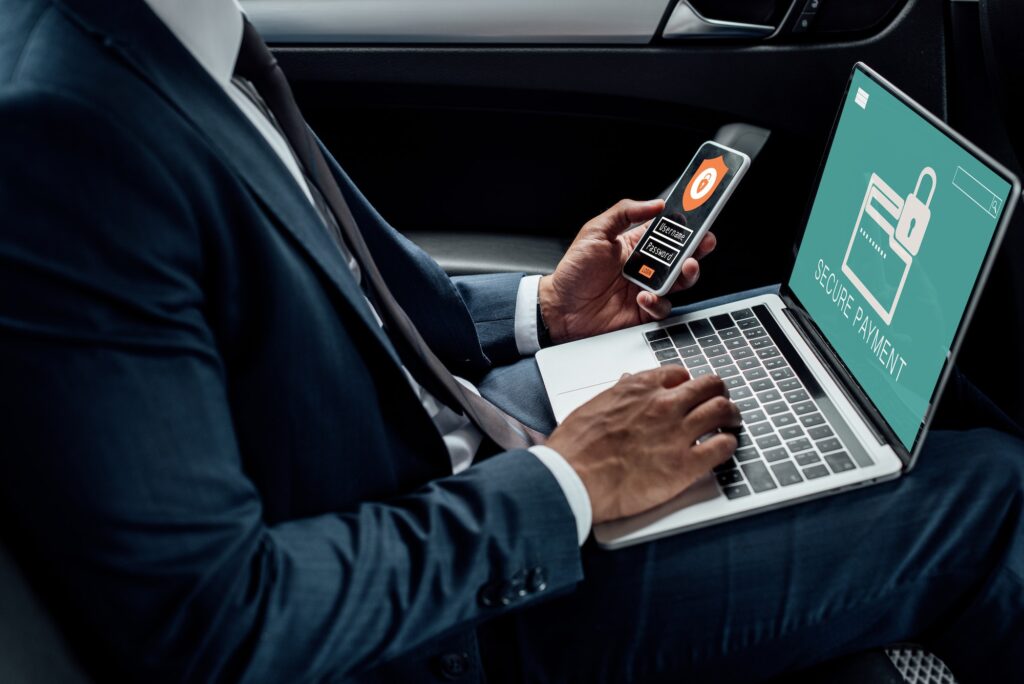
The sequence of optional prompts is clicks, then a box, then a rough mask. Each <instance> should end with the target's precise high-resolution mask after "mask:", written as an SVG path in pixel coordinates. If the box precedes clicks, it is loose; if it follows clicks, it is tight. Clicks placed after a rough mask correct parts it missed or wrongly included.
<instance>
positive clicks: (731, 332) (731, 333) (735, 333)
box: [718, 327, 740, 340]
mask: <svg viewBox="0 0 1024 684" xmlns="http://www.w3.org/2000/svg"><path fill="white" fill-rule="evenodd" d="M718 336H719V337H721V338H722V339H723V340H732V339H735V338H737V337H739V336H740V329H739V328H736V327H732V328H725V329H723V330H719V331H718Z"/></svg>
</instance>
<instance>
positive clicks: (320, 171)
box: [235, 19, 545, 449]
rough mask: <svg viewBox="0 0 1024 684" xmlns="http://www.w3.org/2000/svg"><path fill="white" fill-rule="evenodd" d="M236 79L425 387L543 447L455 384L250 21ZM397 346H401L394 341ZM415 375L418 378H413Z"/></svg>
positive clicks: (515, 441)
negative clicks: (295, 166)
mask: <svg viewBox="0 0 1024 684" xmlns="http://www.w3.org/2000/svg"><path fill="white" fill-rule="evenodd" d="M235 74H236V75H237V76H240V77H242V78H245V79H247V80H248V81H249V82H250V83H252V85H253V87H254V88H255V89H256V92H257V93H258V94H259V96H260V97H261V98H262V100H263V102H265V103H266V108H267V109H269V112H265V114H267V117H268V119H270V121H271V123H272V124H274V125H275V126H276V127H277V128H278V130H279V131H280V132H281V134H282V135H283V136H284V138H285V139H286V140H287V142H288V143H289V145H290V146H291V148H292V152H293V154H294V155H295V158H296V160H297V161H298V163H299V166H300V168H301V169H302V170H303V173H304V174H305V176H306V178H307V181H308V184H309V186H310V192H311V193H312V194H313V196H314V204H315V205H316V208H317V210H318V211H319V213H320V214H321V217H322V218H323V219H324V223H325V224H326V226H327V228H328V230H329V231H330V232H331V233H332V235H333V237H334V238H335V239H336V240H338V241H343V242H344V243H345V244H347V245H348V248H349V249H350V250H351V252H352V254H353V255H354V256H355V258H356V260H357V261H358V262H359V266H360V267H361V268H362V272H363V274H364V276H365V278H366V285H367V288H368V290H369V294H370V298H371V299H372V301H373V303H374V305H375V306H376V308H377V311H378V313H379V314H380V316H381V318H382V319H383V321H384V325H385V327H386V329H387V330H388V331H389V332H390V333H391V334H392V340H393V341H396V340H395V339H394V337H395V336H399V337H400V338H401V339H400V340H398V341H400V342H401V343H402V345H403V346H404V348H405V349H406V350H407V351H409V352H411V355H412V357H413V359H412V360H413V361H414V364H411V365H415V366H419V370H420V371H421V373H425V374H428V376H429V379H430V380H431V382H422V383H421V384H423V385H424V386H425V387H427V388H428V390H430V391H431V393H432V394H435V396H436V397H437V398H438V399H439V400H440V401H443V402H444V403H446V404H448V405H449V406H451V407H452V408H455V409H461V410H462V411H463V412H464V413H465V414H466V415H467V416H468V417H469V418H470V420H472V421H473V423H474V424H476V426H477V427H479V428H480V429H481V430H482V431H483V433H484V434H486V435H487V436H488V437H489V438H490V439H491V440H493V441H494V442H495V443H496V444H497V445H498V446H500V447H502V448H504V449H518V448H525V447H528V446H531V445H534V444H543V443H544V439H545V438H544V436H543V435H542V434H540V433H539V432H537V431H535V430H533V429H531V428H529V427H527V426H525V425H523V424H522V423H520V422H519V421H518V420H516V419H515V418H512V417H511V416H509V415H508V414H506V413H505V412H503V411H501V410H500V409H498V408H497V407H496V406H494V405H493V404H492V403H490V402H489V401H487V400H486V399H483V398H482V397H480V396H479V395H477V394H476V393H475V392H473V391H472V390H470V389H468V388H466V387H464V386H463V385H462V383H460V382H459V381H458V380H456V379H455V376H453V375H452V374H451V373H450V372H449V371H448V369H447V368H446V367H445V365H444V364H443V363H442V362H441V360H440V359H438V358H437V356H436V355H435V354H434V353H433V352H432V351H431V350H430V347H429V346H427V343H426V341H425V340H424V339H423V337H422V336H421V335H420V333H419V331H418V330H417V329H416V326H415V325H414V324H413V322H412V320H410V318H409V316H408V315H407V314H406V313H405V311H404V310H403V309H402V307H401V305H400V304H399V303H398V301H397V300H396V299H395V297H394V295H392V294H391V290H390V289H388V286H387V284H386V283H385V282H384V278H383V277H382V276H381V274H380V271H379V270H378V269H377V264H376V263H375V262H374V260H373V257H372V256H371V254H370V250H369V248H368V247H367V246H366V242H365V241H364V240H363V236H362V233H360V231H359V227H358V226H357V225H356V221H355V217H354V216H353V215H352V212H351V211H350V209H349V206H348V203H347V202H346V201H345V197H344V195H343V194H342V192H341V188H339V187H338V184H337V182H336V181H335V179H334V176H333V175H332V174H331V171H330V168H329V166H328V164H327V160H326V159H325V158H324V156H323V154H322V153H321V151H320V147H319V145H318V144H317V141H316V139H315V138H314V137H313V134H312V133H311V132H310V130H309V128H308V127H307V126H306V122H305V120H304V119H303V118H302V113H301V112H300V111H299V107H298V105H297V104H296V103H295V99H294V97H293V96H292V92H291V88H290V87H289V85H288V80H287V79H286V78H285V75H284V72H283V71H282V70H281V67H280V66H278V64H277V60H276V59H275V58H274V56H273V54H271V52H270V50H269V48H267V46H266V44H265V43H264V42H263V39H262V38H261V37H260V35H259V33H258V32H257V31H256V28H255V27H254V26H253V25H252V24H251V23H249V20H248V19H246V20H245V22H244V30H243V34H242V46H241V48H240V50H239V54H238V62H237V63H236V64H235ZM396 342H397V341H396ZM413 375H414V376H416V375H417V373H415V372H414V373H413Z"/></svg>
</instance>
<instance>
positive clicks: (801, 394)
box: [786, 389, 810, 404]
mask: <svg viewBox="0 0 1024 684" xmlns="http://www.w3.org/2000/svg"><path fill="white" fill-rule="evenodd" d="M808 399H810V396H808V394H807V392H805V391H803V390H802V389H798V390H792V391H791V392H786V401H788V402H789V403H791V404H795V403H797V402H798V401H807V400H808Z"/></svg>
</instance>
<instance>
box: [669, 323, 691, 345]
mask: <svg viewBox="0 0 1024 684" xmlns="http://www.w3.org/2000/svg"><path fill="white" fill-rule="evenodd" d="M667 332H668V335H669V337H671V338H672V341H673V342H675V344H676V346H677V347H686V346H688V345H691V344H693V343H694V339H693V335H691V334H690V329H689V328H688V327H686V324H685V323H677V324H676V325H670V326H669V327H668V330H667Z"/></svg>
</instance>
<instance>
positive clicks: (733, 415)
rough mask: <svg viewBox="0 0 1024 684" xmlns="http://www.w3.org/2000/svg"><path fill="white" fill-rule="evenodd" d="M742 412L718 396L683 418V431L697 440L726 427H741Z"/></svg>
mask: <svg viewBox="0 0 1024 684" xmlns="http://www.w3.org/2000/svg"><path fill="white" fill-rule="evenodd" d="M739 426H740V411H739V409H738V408H736V404H734V403H732V402H731V401H730V400H729V399H727V398H726V397H724V396H721V395H719V396H716V397H712V398H710V399H708V400H707V401H705V402H702V403H700V404H698V405H697V406H696V407H694V408H693V410H691V411H690V412H689V413H687V414H686V417H684V418H683V424H682V429H683V430H682V431H683V432H684V433H685V434H687V435H688V436H689V437H691V438H692V439H694V440H696V439H697V438H698V437H700V436H701V435H706V434H707V433H709V432H714V431H715V430H718V429H719V428H724V427H739Z"/></svg>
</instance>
